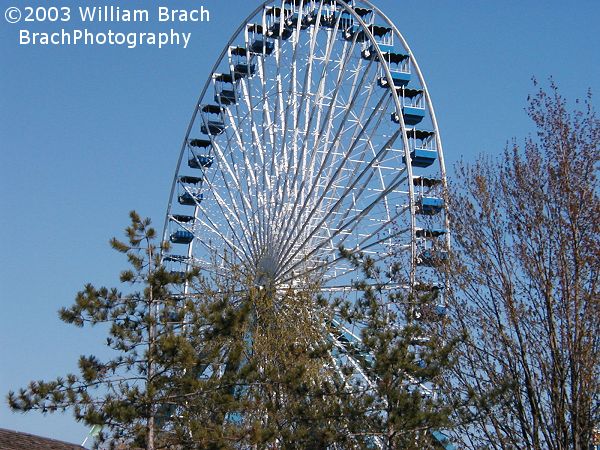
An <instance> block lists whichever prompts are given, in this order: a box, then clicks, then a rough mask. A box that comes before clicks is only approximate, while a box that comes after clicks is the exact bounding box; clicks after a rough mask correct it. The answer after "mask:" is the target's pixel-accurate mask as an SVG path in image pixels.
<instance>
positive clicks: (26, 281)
mask: <svg viewBox="0 0 600 450" xmlns="http://www.w3.org/2000/svg"><path fill="white" fill-rule="evenodd" d="M374 1H375V3H376V4H377V5H378V6H379V7H380V8H381V9H382V10H383V11H384V12H385V13H386V14H387V15H388V16H389V17H390V18H391V19H392V20H393V21H394V22H395V23H396V25H397V26H398V28H399V29H400V31H401V32H402V33H403V35H404V36H405V38H406V39H407V40H408V42H409V45H410V46H411V48H412V50H413V52H414V53H415V56H416V58H417V60H418V62H419V65H420V66H421V69H422V70H423V72H424V75H425V78H426V80H427V83H428V86H429V89H430V93H431V95H432V98H433V102H434V106H435V109H436V113H437V116H438V122H439V125H440V129H441V133H442V139H443V143H444V150H445V158H446V161H447V164H448V165H449V166H451V165H452V163H454V162H456V161H457V160H458V159H459V158H461V157H463V158H465V159H467V160H470V159H472V158H474V156H475V155H476V154H477V153H480V152H481V153H488V154H499V153H500V152H501V151H502V149H503V147H504V145H505V143H506V142H507V141H508V140H510V139H511V138H512V137H519V138H522V137H524V136H526V135H527V134H528V133H529V132H531V131H532V128H531V124H530V123H529V121H528V119H527V117H526V115H525V112H524V107H525V104H526V98H527V95H528V94H529V93H531V92H533V90H534V89H533V87H532V83H531V77H532V76H535V77H537V78H538V79H539V80H541V81H545V80H547V79H548V77H549V76H553V77H554V79H555V81H556V82H557V83H558V85H559V86H560V88H561V91H562V92H563V93H564V94H565V96H567V97H569V98H571V99H573V98H575V97H582V96H584V95H585V93H586V90H587V89H588V87H589V88H591V89H592V91H593V92H595V93H596V98H595V100H594V103H595V104H596V105H600V102H599V100H598V96H600V51H599V49H598V44H599V43H600V32H599V31H598V23H599V21H600V3H599V2H597V1H596V0H580V1H573V2H564V1H560V2H559V1H557V0H549V1H545V2H541V1H522V0H507V1H502V2H484V1H475V0H470V1H460V2H459V1H445V0H420V1H418V2H414V1H413V2H409V1H404V0H374ZM36 3H37V4H48V5H51V4H56V5H57V6H69V5H71V6H75V5H76V3H75V2H73V1H69V0H63V1H62V2H58V1H49V2H38V1H24V0H12V1H9V0H4V1H3V2H2V11H0V13H1V14H0V61H1V62H0V183H1V190H0V205H1V214H0V235H2V236H3V242H2V253H3V257H2V262H1V264H0V302H1V306H2V307H1V310H0V395H1V396H2V397H4V395H5V394H6V392H7V391H8V390H9V389H17V388H19V387H21V386H25V385H26V384H27V383H28V382H29V381H30V380H32V379H36V380H37V379H51V378H53V377H56V376H58V375H64V374H66V373H67V372H70V371H74V370H76V361H77V358H78V355H80V354H82V353H94V354H100V355H101V354H103V351H104V350H103V347H102V339H101V334H100V333H90V332H89V331H87V330H85V329H84V330H82V329H76V328H74V327H71V326H67V325H65V324H63V323H62V322H60V321H59V320H58V317H57V314H56V311H57V310H58V309H59V308H60V307H61V306H63V305H70V304H71V303H72V301H73V298H74V295H75V293H76V292H77V291H78V290H79V289H80V288H81V287H82V286H83V284H84V283H86V282H92V283H96V284H104V285H114V284H115V283H116V282H117V278H118V272H119V270H121V269H122V268H124V263H125V261H124V260H123V259H122V258H121V257H120V256H119V255H117V254H114V252H113V251H111V250H110V249H109V247H108V245H107V241H108V239H109V238H110V237H111V236H113V235H121V232H122V231H121V230H122V229H123V227H124V226H125V225H126V224H127V212H128V211H129V210H130V209H136V210H138V211H139V212H140V213H141V214H142V215H145V216H150V217H151V218H152V219H153V220H154V222H155V224H156V225H157V227H158V228H160V227H161V226H162V220H163V218H164V213H165V208H166V204H167V200H168V194H169V188H170V182H171V179H172V176H173V171H174V169H175V163H176V158H177V155H178V151H179V147H180V145H181V141H182V139H183V136H184V133H185V130H186V127H187V124H188V121H189V117H190V115H191V113H192V110H193V108H194V104H195V102H196V100H197V96H198V94H199V92H200V90H201V88H202V86H203V84H204V82H205V80H206V78H207V77H208V76H209V71H210V69H211V67H212V65H213V63H214V62H215V59H216V57H217V56H218V54H219V53H220V52H221V50H222V47H223V46H224V45H225V44H226V42H227V40H228V38H229V37H230V35H231V33H232V32H233V30H234V29H235V28H236V27H237V26H238V25H239V23H240V22H241V21H242V20H243V19H244V18H245V16H246V15H247V14H248V13H250V12H251V10H252V9H254V8H255V6H257V5H258V2H257V1H253V0H252V1H251V0H228V1H223V0H205V1H200V0H198V1H189V0H177V1H176V0H155V1H150V0H147V1H145V2H144V1H140V0H132V1H128V2H126V3H125V2H119V3H118V4H120V5H121V6H124V5H125V4H126V5H127V7H129V8H133V7H139V8H149V9H151V10H153V9H154V8H156V7H157V6H159V5H164V6H172V7H175V5H178V6H179V7H188V8H191V7H199V6H201V5H205V7H207V8H208V9H209V10H210V13H211V17H210V19H211V21H210V22H209V23H200V24H190V25H176V26H175V28H176V29H177V31H191V32H192V33H193V35H192V39H191V42H190V45H189V46H188V48H187V49H185V50H184V49H182V48H163V49H160V50H159V49H157V48H150V47H143V48H138V49H134V50H128V49H125V48H107V47H103V48H102V47H83V46H80V47H58V48H52V47H49V48H48V47H35V48H32V47H22V46H19V45H18V44H17V42H18V30H19V29H20V28H21V26H20V25H11V24H8V23H7V22H6V21H4V18H3V15H4V9H5V8H6V7H9V6H17V7H20V8H24V7H25V6H28V5H33V4H36ZM89 4H91V5H102V4H104V3H103V0H93V1H90V2H89ZM52 27H53V26H51V25H45V26H44V25H34V26H32V27H31V29H35V30H38V31H42V30H43V29H45V28H52ZM54 27H56V26H54ZM90 28H92V29H94V28H98V29H99V28H100V25H98V24H96V25H95V26H91V27H90ZM115 28H117V27H115ZM122 28H123V29H125V30H127V31H131V30H135V29H139V30H142V29H147V30H148V31H160V29H161V28H168V27H165V25H164V24H163V25H159V24H157V23H149V24H144V25H138V26H131V25H128V26H122ZM0 427H1V428H10V429H16V430H20V431H25V432H30V433H35V434H40V435H44V436H48V437H54V438H57V439H63V440H67V441H71V442H81V441H82V440H83V439H84V437H85V435H86V433H87V430H86V428H85V427H83V426H82V425H80V424H76V423H75V422H74V420H73V419H72V418H71V417H70V415H64V416H63V415H60V414H58V415H49V416H42V415H39V414H28V415H17V414H13V413H11V412H10V411H9V410H8V407H7V406H6V403H5V402H4V401H2V404H1V405H0Z"/></svg>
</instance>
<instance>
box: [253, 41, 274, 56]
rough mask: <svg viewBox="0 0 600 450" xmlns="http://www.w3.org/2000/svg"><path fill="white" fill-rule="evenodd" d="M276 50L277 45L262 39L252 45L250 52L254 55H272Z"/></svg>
mask: <svg viewBox="0 0 600 450" xmlns="http://www.w3.org/2000/svg"><path fill="white" fill-rule="evenodd" d="M273 50H275V44H273V43H272V42H269V41H263V40H262V39H257V40H256V41H254V42H253V43H252V45H250V51H251V52H252V53H259V54H265V55H270V54H271V53H273Z"/></svg>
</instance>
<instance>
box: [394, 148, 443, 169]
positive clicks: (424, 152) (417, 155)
mask: <svg viewBox="0 0 600 450" xmlns="http://www.w3.org/2000/svg"><path fill="white" fill-rule="evenodd" d="M436 159H437V151H436V150H431V149H428V148H415V149H414V150H413V151H412V152H410V161H411V164H412V166H413V167H423V168H425V167H429V166H431V165H432V164H433V163H434V162H435V160H436ZM402 161H404V162H406V160H405V158H404V157H403V158H402Z"/></svg>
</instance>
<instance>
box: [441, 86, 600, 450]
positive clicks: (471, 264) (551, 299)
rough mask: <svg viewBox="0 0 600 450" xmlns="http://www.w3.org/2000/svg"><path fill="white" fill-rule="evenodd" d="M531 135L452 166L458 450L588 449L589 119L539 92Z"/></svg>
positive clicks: (599, 321) (591, 414)
mask: <svg viewBox="0 0 600 450" xmlns="http://www.w3.org/2000/svg"><path fill="white" fill-rule="evenodd" d="M527 111H528V113H529V116H530V117H531V119H532V120H533V122H534V124H535V126H536V130H537V133H536V135H534V136H530V137H529V138H528V139H526V140H525V144H524V146H523V147H521V146H519V145H518V144H517V143H516V142H513V143H512V144H511V145H508V146H507V148H506V149H505V151H504V153H503V154H502V155H501V156H500V157H498V158H480V159H479V160H478V161H477V162H476V163H475V164H471V165H469V164H467V165H465V164H462V165H460V167H459V168H458V170H457V172H458V175H457V177H456V178H455V179H454V187H453V188H451V195H450V199H449V206H450V208H449V210H450V212H451V220H452V229H453V233H454V244H453V245H454V257H453V258H452V260H451V262H450V264H449V266H448V267H449V269H450V270H449V276H450V280H451V288H452V291H453V292H452V295H451V301H452V302H453V308H452V310H453V314H454V317H453V318H452V319H453V320H452V321H451V323H453V326H455V327H457V328H458V330H457V331H460V332H466V333H467V335H468V337H469V338H468V339H467V341H466V343H465V344H464V345H463V346H462V348H461V352H460V360H459V364H458V365H457V368H458V370H456V372H455V374H454V376H453V379H452V380H450V382H451V383H452V387H453V390H454V392H455V393H456V394H457V395H462V396H465V397H471V398H473V397H476V398H479V399H480V401H479V406H478V408H475V409H474V411H473V412H474V414H475V417H476V421H475V422H474V423H471V424H470V425H468V426H467V425H465V426H464V427H463V428H462V429H460V430H458V432H457V433H456V439H457V440H459V441H462V446H463V447H466V448H473V449H474V448H491V449H552V450H554V449H556V450H559V449H560V450H562V449H578V450H587V449H588V448H589V445H590V442H591V439H592V434H593V430H594V428H595V427H596V426H597V425H598V424H599V406H600V396H599V387H600V364H599V363H600V345H599V344H600V341H599V339H600V298H599V295H598V294H599V292H598V291H599V289H598V273H599V269H600V261H599V256H600V239H599V237H600V233H599V232H600V201H599V189H598V188H599V185H598V170H599V168H600V165H599V161H600V120H599V119H597V118H596V116H595V113H594V111H593V108H592V106H591V95H588V96H587V98H586V100H585V101H583V102H577V109H576V110H574V111H573V112H570V111H569V109H568V106H567V102H566V101H565V99H564V98H563V97H562V96H561V95H560V94H559V92H558V89H557V88H556V86H555V85H554V83H552V84H551V88H550V90H548V91H547V92H546V91H544V90H542V89H540V90H539V92H538V93H537V94H536V95H534V96H532V97H531V98H530V99H529V102H528V108H527Z"/></svg>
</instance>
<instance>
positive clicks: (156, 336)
mask: <svg viewBox="0 0 600 450" xmlns="http://www.w3.org/2000/svg"><path fill="white" fill-rule="evenodd" d="M130 218H131V224H130V225H129V226H128V227H127V229H126V236H127V240H126V241H125V242H122V241H120V240H118V239H116V238H113V239H112V240H111V241H110V244H111V246H112V247H113V248H114V249H115V250H117V251H118V252H120V253H123V254H125V255H126V256H127V259H128V261H129V264H130V266H131V268H130V269H128V270H125V271H123V272H121V275H120V281H121V283H123V284H124V285H125V286H129V287H130V288H131V289H130V292H127V293H123V292H121V290H119V289H117V288H106V287H100V288H96V287H94V286H92V285H91V284H87V285H85V287H84V289H83V290H82V291H81V292H79V293H78V294H77V297H76V299H75V303H74V304H73V305H72V306H71V307H69V308H62V309H61V310H60V312H59V316H60V319H61V320H62V321H63V322H65V323H67V324H72V325H75V326H78V327H86V326H91V327H94V326H104V327H105V329H106V330H107V334H108V336H107V338H106V345H107V346H108V347H109V348H110V349H111V350H112V352H113V353H114V354H115V356H114V357H112V358H111V359H109V360H108V361H101V360H100V359H98V358H97V357H95V356H93V355H90V356H81V357H80V358H79V374H68V375H66V376H64V377H59V378H57V379H56V380H53V381H47V382H46V381H33V382H31V383H30V384H29V386H28V387H27V388H26V389H21V390H20V391H19V392H18V393H15V392H10V393H9V394H8V402H9V405H10V407H11V408H12V409H13V410H15V411H22V412H26V411H31V410H38V411H42V412H44V413H47V412H55V411H66V410H71V411H72V412H73V414H74V416H75V418H76V419H77V420H78V421H82V422H84V423H85V424H87V425H90V426H91V425H102V426H103V432H102V433H101V434H100V437H99V438H100V439H99V444H101V443H102V442H107V445H109V446H110V447H114V446H116V445H118V444H119V443H125V444H126V445H128V446H132V447H143V448H145V449H148V450H154V449H156V448H159V443H161V447H162V443H165V442H167V443H168V442H169V439H170V433H169V432H168V431H169V430H170V429H172V428H173V425H172V422H173V420H174V417H175V416H174V415H173V414H172V411H173V410H175V409H176V408H177V407H178V406H179V405H180V402H181V401H182V399H183V398H184V394H185V392H184V391H183V389H184V388H185V378H186V377H189V373H190V370H189V369H190V367H193V366H194V365H195V362H196V353H195V349H194V347H193V346H192V343H193V340H192V339H190V338H189V337H190V336H191V333H192V330H193V328H188V330H187V336H186V334H184V333H181V330H177V329H176V327H174V326H173V324H174V323H181V322H182V320H183V317H184V316H185V315H186V311H187V310H188V309H189V308H193V304H191V303H187V304H186V303H184V304H181V300H180V299H179V298H177V297H174V296H173V295H172V294H171V293H170V291H171V290H172V289H171V288H172V287H173V286H177V285H180V284H181V283H183V282H184V281H186V280H185V279H184V278H182V276H181V275H180V274H171V273H169V272H167V271H166V270H165V269H164V267H163V266H162V265H161V264H160V247H159V246H157V245H156V243H155V242H156V233H155V231H154V229H153V228H152V227H151V226H150V225H151V224H150V220H149V219H141V218H140V217H139V215H138V214H137V213H135V212H133V211H132V212H131V213H130ZM193 276H194V273H190V274H188V275H186V277H187V281H189V280H190V279H191V278H192V277H193Z"/></svg>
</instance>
